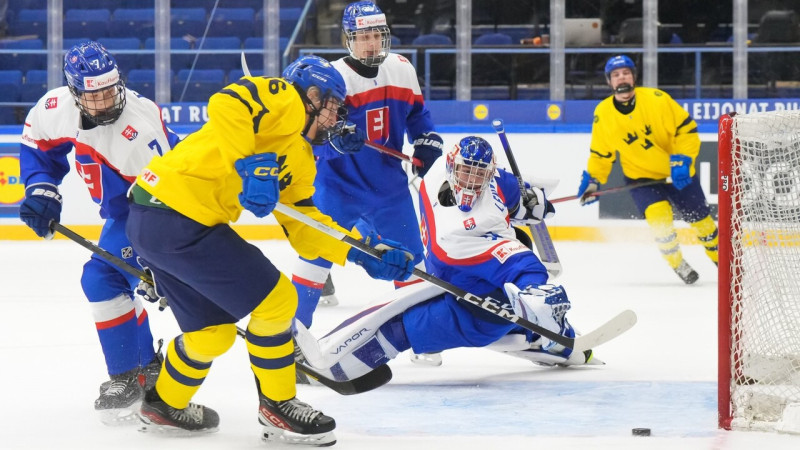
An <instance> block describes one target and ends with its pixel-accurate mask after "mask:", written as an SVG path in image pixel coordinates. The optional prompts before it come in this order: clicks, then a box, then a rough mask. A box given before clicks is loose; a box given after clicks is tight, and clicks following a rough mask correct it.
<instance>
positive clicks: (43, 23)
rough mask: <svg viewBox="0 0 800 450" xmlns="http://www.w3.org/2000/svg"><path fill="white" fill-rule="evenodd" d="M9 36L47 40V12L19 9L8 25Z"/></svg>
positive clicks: (44, 10)
mask: <svg viewBox="0 0 800 450" xmlns="http://www.w3.org/2000/svg"><path fill="white" fill-rule="evenodd" d="M8 32H9V34H10V35H11V36H30V35H33V36H36V37H37V38H38V39H42V40H44V39H47V10H46V9H20V10H19V12H17V17H16V19H15V20H14V22H13V23H9V24H8Z"/></svg>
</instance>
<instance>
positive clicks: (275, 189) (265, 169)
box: [234, 153, 280, 217]
mask: <svg viewBox="0 0 800 450" xmlns="http://www.w3.org/2000/svg"><path fill="white" fill-rule="evenodd" d="M234 167H236V172H238V173H239V176H240V177H242V192H241V194H239V203H241V204H242V207H244V208H245V209H246V210H248V211H250V212H252V213H253V214H255V215H256V217H265V216H267V215H269V213H271V212H272V210H273V209H275V205H276V204H277V203H278V198H279V197H280V186H279V184H278V173H279V172H280V166H279V165H278V162H277V161H276V160H275V153H259V154H257V155H252V156H248V157H247V158H242V159H239V160H237V161H236V163H235V164H234Z"/></svg>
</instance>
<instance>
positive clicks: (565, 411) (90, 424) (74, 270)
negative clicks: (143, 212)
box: [0, 241, 800, 450]
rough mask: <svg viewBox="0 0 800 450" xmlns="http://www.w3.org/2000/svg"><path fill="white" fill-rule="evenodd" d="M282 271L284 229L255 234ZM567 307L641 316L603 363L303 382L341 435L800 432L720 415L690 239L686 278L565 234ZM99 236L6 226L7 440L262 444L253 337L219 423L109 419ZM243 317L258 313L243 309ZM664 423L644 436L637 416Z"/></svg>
mask: <svg viewBox="0 0 800 450" xmlns="http://www.w3.org/2000/svg"><path fill="white" fill-rule="evenodd" d="M259 245H260V247H261V248H262V249H263V250H264V252H265V253H266V254H267V255H268V256H269V257H270V258H271V259H272V260H273V262H274V263H275V264H276V266H278V268H280V269H281V270H283V271H284V272H290V271H291V267H292V264H293V263H294V258H295V254H294V252H293V251H292V250H291V248H290V247H289V246H288V244H287V243H285V242H263V243H259ZM556 247H557V249H558V252H559V254H560V256H561V258H562V261H563V265H564V274H563V275H562V276H561V277H559V278H558V279H556V281H557V282H558V283H561V284H563V285H564V286H565V287H566V289H567V292H568V293H569V296H570V299H571V300H572V303H573V309H572V311H571V312H570V320H571V322H572V323H573V325H575V326H576V328H578V330H579V331H580V330H590V329H592V328H594V327H595V326H597V325H598V324H600V323H601V322H602V321H604V320H605V319H607V318H610V317H612V316H613V315H614V314H615V313H617V312H618V311H621V310H623V309H628V308H630V309H633V310H634V311H636V313H637V314H638V316H639V323H638V324H637V325H636V326H635V327H634V328H633V329H632V330H631V331H629V332H628V333H627V334H625V335H623V336H621V337H620V338H618V339H616V340H614V341H612V342H609V343H607V344H605V345H603V346H602V347H600V348H598V349H596V352H595V354H596V356H597V357H598V358H600V359H602V360H604V361H605V362H606V363H607V365H605V366H602V367H584V368H573V369H546V368H539V367H535V366H533V365H532V364H531V363H529V362H527V361H524V360H520V359H514V358H511V357H508V356H505V355H501V354H497V353H494V352H491V351H488V350H484V349H457V350H452V351H447V352H445V353H444V355H443V356H444V365H443V366H442V367H438V368H431V367H420V366H416V365H413V364H411V363H410V362H409V360H408V357H407V355H405V354H402V355H400V356H399V357H398V358H397V359H396V360H394V361H393V362H391V363H390V366H391V367H392V369H393V371H394V378H393V380H392V381H391V382H390V383H389V384H388V385H386V386H384V387H382V388H380V389H378V390H375V391H373V392H370V393H366V394H362V395H358V396H348V397H344V396H340V395H338V394H336V393H334V392H333V391H330V390H328V389H326V388H324V387H309V386H301V387H300V388H299V397H300V398H301V399H302V400H304V401H306V402H308V403H310V404H312V405H313V406H315V407H317V408H319V409H321V410H323V411H324V412H325V413H326V414H329V415H331V416H333V417H334V418H335V419H336V421H337V425H338V426H337V430H336V434H337V437H338V440H339V442H338V443H337V444H336V447H334V448H339V449H408V448H415V449H428V448H431V449H434V448H436V449H440V448H453V449H455V448H458V449H459V450H467V449H499V448H503V449H506V448H507V449H512V448H520V449H546V448H559V449H639V448H642V449H645V448H646V449H660V448H663V449H672V448H675V449H723V450H724V449H754V448H759V447H760V448H764V449H767V448H769V449H796V448H800V437H797V436H788V435H780V434H770V433H755V432H728V431H721V430H718V429H717V425H716V424H717V422H716V417H717V413H716V372H717V367H716V345H717V339H716V336H717V331H716V330H717V324H716V316H717V315H716V302H717V300H716V299H717V283H716V268H715V267H714V265H713V264H712V263H711V262H710V261H709V260H708V259H707V258H706V257H705V256H704V254H703V252H702V249H701V248H700V247H699V246H685V247H684V253H685V255H686V258H687V260H688V261H689V262H690V263H691V264H692V265H693V266H694V267H695V269H697V270H698V272H699V273H700V280H699V281H698V282H697V284H696V285H694V286H685V285H683V283H682V282H681V281H680V280H679V279H678V277H677V276H676V275H675V274H674V273H673V272H672V271H671V270H670V269H669V268H668V267H667V266H666V264H665V263H664V262H663V261H662V260H661V258H660V257H659V256H658V250H657V248H656V246H655V244H640V243H636V244H619V243H616V244H597V243H572V242H556ZM87 257H88V251H87V250H85V249H83V248H82V247H79V246H78V245H77V244H75V243H72V242H70V241H52V242H45V241H37V242H14V241H0V286H2V287H0V402H1V403H0V449H52V448H59V449H67V448H69V449H72V448H74V449H114V450H125V449H137V450H138V449H145V448H147V449H162V448H163V449H171V450H202V449H212V448H213V449H247V448H254V449H255V448H263V447H264V444H263V443H261V441H260V439H259V430H260V426H259V425H258V423H257V419H256V408H257V400H256V394H255V384H254V382H253V375H252V372H251V371H250V368H249V363H248V359H247V352H246V349H245V346H244V343H243V342H241V341H237V343H236V344H235V345H234V347H233V348H232V349H231V351H229V352H228V353H226V354H225V355H223V356H221V357H220V358H219V359H217V360H216V361H215V362H214V366H213V368H212V370H211V372H210V374H209V376H208V378H207V379H206V382H205V383H204V385H203V386H202V388H201V389H200V391H199V392H198V394H197V395H196V396H195V401H197V402H199V403H203V404H205V405H208V406H211V407H212V408H214V409H216V410H217V411H218V412H219V414H220V417H221V426H220V431H219V432H218V433H216V434H212V435H203V436H198V437H194V438H165V437H161V436H154V435H148V434H144V433H140V432H138V431H136V427H116V428H111V427H106V426H103V425H102V424H100V422H99V421H98V420H97V418H96V417H95V415H94V410H93V401H94V399H95V398H96V396H97V388H98V385H99V384H100V382H101V381H103V380H104V379H105V378H106V377H105V366H104V363H103V359H102V356H101V352H100V346H99V343H98V341H97V337H96V333H95V331H94V326H93V324H92V318H91V314H90V312H89V308H88V303H87V301H86V300H85V298H84V297H83V294H82V292H81V288H80V282H79V279H80V272H81V268H82V266H83V263H84V262H85V260H86V259H87ZM333 275H334V282H335V284H336V288H337V295H338V297H339V299H340V301H341V305H340V306H338V307H335V308H326V309H320V310H318V313H317V315H316V316H315V323H314V326H312V328H311V331H312V332H313V333H315V334H316V335H318V336H321V335H322V334H323V333H324V332H327V331H328V330H329V329H331V328H332V327H333V326H334V325H336V324H338V323H339V321H341V320H343V319H344V318H346V317H347V316H349V315H350V314H352V313H353V312H355V311H356V310H357V309H358V308H359V307H360V306H362V305H364V304H366V303H367V302H369V301H372V300H374V299H375V298H376V296H379V295H380V294H381V293H383V292H387V291H389V290H391V286H390V285H389V284H388V283H385V282H378V281H374V280H371V279H369V278H368V277H367V276H366V275H365V274H363V273H362V272H361V269H360V268H358V267H348V268H339V267H336V268H335V269H334V272H333ZM147 309H148V311H149V314H150V320H151V326H152V329H153V331H154V334H155V335H156V336H157V337H163V338H165V339H166V340H169V339H171V338H172V337H174V336H175V335H176V334H177V333H178V329H177V326H176V325H175V322H174V320H173V319H172V316H171V314H170V313H169V312H168V311H167V312H163V313H160V312H158V310H157V309H156V308H155V307H153V305H150V304H148V305H147ZM241 325H243V326H244V325H246V323H244V322H243V323H242V324H241ZM634 427H646V428H651V429H652V436H651V437H647V438H643V437H632V436H631V428H634Z"/></svg>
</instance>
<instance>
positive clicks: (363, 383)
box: [50, 220, 392, 395]
mask: <svg viewBox="0 0 800 450" xmlns="http://www.w3.org/2000/svg"><path fill="white" fill-rule="evenodd" d="M50 229H51V230H53V231H58V232H59V233H61V234H63V235H64V236H66V237H68V238H69V239H70V240H72V241H74V242H76V243H78V244H80V245H81V246H82V247H84V248H86V249H88V250H89V251H91V252H92V253H95V254H96V255H98V256H100V257H102V258H103V259H105V260H107V261H108V262H110V263H112V264H114V265H115V266H117V267H119V268H120V269H122V270H124V271H125V272H127V273H129V274H131V275H133V276H135V277H137V278H139V279H140V280H142V281H144V282H145V283H149V284H153V279H152V278H150V276H149V275H148V274H147V273H146V272H144V271H143V270H139V269H137V268H135V267H133V266H132V265H130V264H128V263H127V262H125V260H123V259H121V258H118V257H116V256H114V255H112V254H111V253H109V252H108V251H107V250H105V249H103V248H102V247H100V246H99V245H97V244H95V243H94V242H92V241H90V240H88V239H86V238H84V237H83V236H81V235H80V234H78V233H76V232H74V231H72V230H70V229H69V228H67V227H65V226H64V225H61V224H60V223H58V222H56V221H55V220H54V221H52V222H50ZM236 334H237V335H238V336H240V337H242V338H245V337H246V335H245V331H244V330H243V329H241V328H239V327H236ZM295 365H296V366H297V368H298V369H300V371H302V372H303V373H305V374H306V375H308V376H310V377H311V378H313V379H315V380H317V381H319V382H320V384H323V385H325V386H327V387H329V388H331V389H333V390H334V391H336V392H337V393H339V394H341V395H353V394H360V393H362V392H368V391H371V390H373V389H375V388H378V387H381V386H383V385H384V384H386V383H388V382H389V380H391V379H392V370H391V369H390V368H389V366H387V365H386V364H384V365H382V366H380V367H377V368H376V369H375V370H373V371H371V372H369V373H367V374H365V375H362V376H360V377H358V378H354V379H352V380H348V381H337V380H331V379H329V378H326V377H325V376H323V375H322V374H320V373H319V372H317V371H316V370H314V369H312V368H311V367H309V366H308V365H306V364H303V363H302V362H300V361H296V360H295Z"/></svg>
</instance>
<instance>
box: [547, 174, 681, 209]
mask: <svg viewBox="0 0 800 450" xmlns="http://www.w3.org/2000/svg"><path fill="white" fill-rule="evenodd" d="M662 183H672V178H670V177H667V178H661V179H658V180H647V181H640V182H638V183H631V184H626V185H624V186H617V187H613V188H608V189H603V190H601V191H597V192H595V193H593V194H592V195H591V196H590V197H600V196H601V195H606V194H613V193H615V192H623V191H629V190H631V189H635V188H638V187H643V186H652V185H654V184H662ZM579 198H581V197H580V196H578V195H570V196H569V197H560V198H556V199H552V200H550V203H561V202H568V201H570V200H577V199H579Z"/></svg>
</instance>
